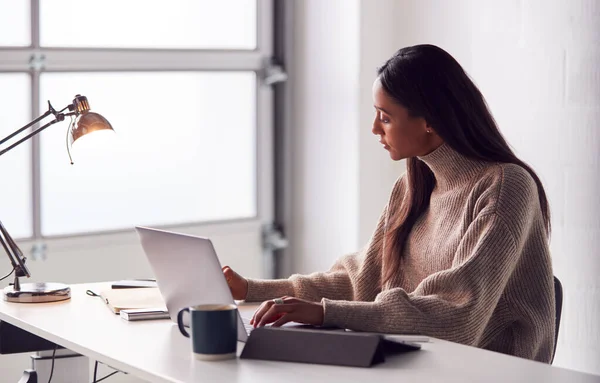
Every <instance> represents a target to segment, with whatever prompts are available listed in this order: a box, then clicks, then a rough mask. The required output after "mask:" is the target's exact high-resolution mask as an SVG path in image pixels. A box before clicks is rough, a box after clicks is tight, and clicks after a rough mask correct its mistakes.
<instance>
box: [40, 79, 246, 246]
mask: <svg viewBox="0 0 600 383" xmlns="http://www.w3.org/2000/svg"><path fill="white" fill-rule="evenodd" d="M77 93H80V94H82V95H85V96H87V98H88V100H89V102H90V105H91V108H92V111H95V112H97V113H100V114H102V115H103V116H104V117H106V118H107V119H108V121H109V122H110V123H111V124H112V126H113V128H114V129H115V131H116V134H114V135H111V134H101V132H97V133H92V134H90V135H89V136H84V137H83V138H82V140H81V142H79V141H77V142H76V143H75V145H74V146H75V147H74V148H73V149H74V152H73V155H74V157H73V160H74V162H75V164H74V165H70V163H69V160H68V156H67V152H66V147H65V137H66V131H67V126H68V122H64V123H63V125H62V126H63V129H60V128H59V129H53V130H52V131H48V132H47V134H45V135H44V136H43V137H42V138H41V172H42V175H41V177H42V190H41V193H42V200H41V203H42V232H43V234H44V235H65V234H73V233H82V232H94V231H104V230H114V229H122V228H132V227H133V226H134V225H149V226H152V225H162V224H179V223H187V222H202V221H214V220H227V219H236V218H248V217H253V216H255V215H256V210H257V208H256V200H257V197H256V160H255V158H256V79H255V75H254V73H253V72H236V73H231V72H227V73H225V72H177V73H172V72H158V73H157V72H151V73H147V72H146V73H44V74H42V75H41V97H42V98H41V101H42V102H44V101H45V100H47V99H50V100H51V101H52V104H53V105H54V106H55V108H63V107H64V106H66V105H67V104H68V103H70V102H71V100H72V98H73V96H74V95H75V94H77Z"/></svg>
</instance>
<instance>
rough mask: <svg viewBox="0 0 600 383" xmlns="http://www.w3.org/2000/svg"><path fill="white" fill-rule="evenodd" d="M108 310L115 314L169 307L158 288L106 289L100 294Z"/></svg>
mask: <svg viewBox="0 0 600 383" xmlns="http://www.w3.org/2000/svg"><path fill="white" fill-rule="evenodd" d="M100 297H101V298H102V299H103V300H104V302H105V303H106V305H107V306H108V308H109V309H110V310H111V311H112V312H113V313H115V314H119V313H120V312H121V310H128V309H150V308H157V309H164V311H166V310H167V306H166V305H165V302H164V300H163V298H162V295H161V294H160V291H159V290H158V288H156V287H145V288H133V289H106V290H104V291H102V292H101V293H100Z"/></svg>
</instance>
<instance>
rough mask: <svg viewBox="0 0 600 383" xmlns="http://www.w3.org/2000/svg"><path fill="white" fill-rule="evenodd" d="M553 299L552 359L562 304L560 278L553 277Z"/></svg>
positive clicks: (556, 341)
mask: <svg viewBox="0 0 600 383" xmlns="http://www.w3.org/2000/svg"><path fill="white" fill-rule="evenodd" d="M554 300H555V301H556V323H555V325H556V327H555V330H554V351H552V360H551V361H550V363H552V361H554V355H555V354H556V344H557V343H558V329H559V327H560V314H561V313H562V304H563V288H562V284H561V283H560V280H558V278H556V276H555V277H554Z"/></svg>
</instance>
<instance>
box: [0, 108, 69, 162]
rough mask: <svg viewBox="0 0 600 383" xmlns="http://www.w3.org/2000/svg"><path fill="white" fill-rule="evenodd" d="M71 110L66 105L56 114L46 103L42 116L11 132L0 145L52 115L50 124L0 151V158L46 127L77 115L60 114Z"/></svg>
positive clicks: (0, 141)
mask: <svg viewBox="0 0 600 383" xmlns="http://www.w3.org/2000/svg"><path fill="white" fill-rule="evenodd" d="M67 109H69V110H73V109H74V107H73V104H70V105H67V106H65V107H64V108H63V109H61V110H59V111H58V112H57V111H56V109H54V107H52V104H50V101H48V110H47V111H46V112H45V113H44V114H42V115H41V116H39V117H38V118H36V119H35V120H33V121H31V122H30V123H29V124H27V125H25V126H24V127H22V128H20V129H17V130H15V131H14V132H12V133H11V134H9V135H8V136H6V137H4V138H3V139H2V140H0V145H2V144H3V143H5V142H6V141H8V140H10V139H11V138H13V137H14V136H16V135H17V134H19V133H21V132H22V131H24V130H25V129H27V128H29V127H30V126H32V125H34V124H36V123H38V122H40V121H41V120H43V119H44V118H46V117H48V116H50V115H54V117H55V119H54V120H53V121H51V122H50V123H48V124H46V125H44V126H42V127H41V128H39V129H37V130H35V131H33V132H32V133H30V134H28V135H27V136H26V137H24V138H23V139H21V140H19V141H17V142H15V143H14V144H12V145H11V146H9V147H8V148H6V149H4V150H2V151H0V156H1V155H3V154H4V153H6V152H8V151H9V150H11V149H13V148H14V147H16V146H18V145H20V144H21V143H23V142H25V141H27V140H28V139H30V138H31V137H33V136H35V135H36V134H38V133H40V132H41V131H42V130H44V129H46V128H47V127H49V126H50V125H52V124H55V123H57V122H59V121H63V120H64V119H65V116H71V115H77V114H78V113H67V114H63V113H62V112H64V111H65V110H67Z"/></svg>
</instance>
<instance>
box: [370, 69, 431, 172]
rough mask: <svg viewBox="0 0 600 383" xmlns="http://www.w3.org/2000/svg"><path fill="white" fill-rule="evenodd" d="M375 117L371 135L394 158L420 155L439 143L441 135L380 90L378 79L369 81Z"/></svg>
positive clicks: (381, 87) (400, 158)
mask: <svg viewBox="0 0 600 383" xmlns="http://www.w3.org/2000/svg"><path fill="white" fill-rule="evenodd" d="M373 103H374V106H375V120H374V121H373V130H372V131H373V134H375V135H377V136H379V142H381V144H382V145H383V148H384V149H385V150H387V151H388V152H389V153H390V157H391V158H392V160H394V161H398V160H402V159H405V158H409V157H416V156H424V155H426V154H429V153H430V152H431V151H433V150H434V149H435V148H437V147H438V146H440V145H441V143H442V140H441V138H440V137H439V136H438V135H437V134H435V132H434V131H433V129H432V128H431V126H429V125H428V124H427V122H426V121H425V119H424V118H422V117H412V116H410V115H409V113H408V110H407V109H406V108H405V107H403V106H402V105H400V104H398V103H397V102H395V101H394V100H393V99H392V98H391V97H390V96H389V95H388V94H387V93H386V91H385V90H384V89H383V86H382V85H381V81H380V80H379V78H377V79H376V80H375V82H374V83H373Z"/></svg>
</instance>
